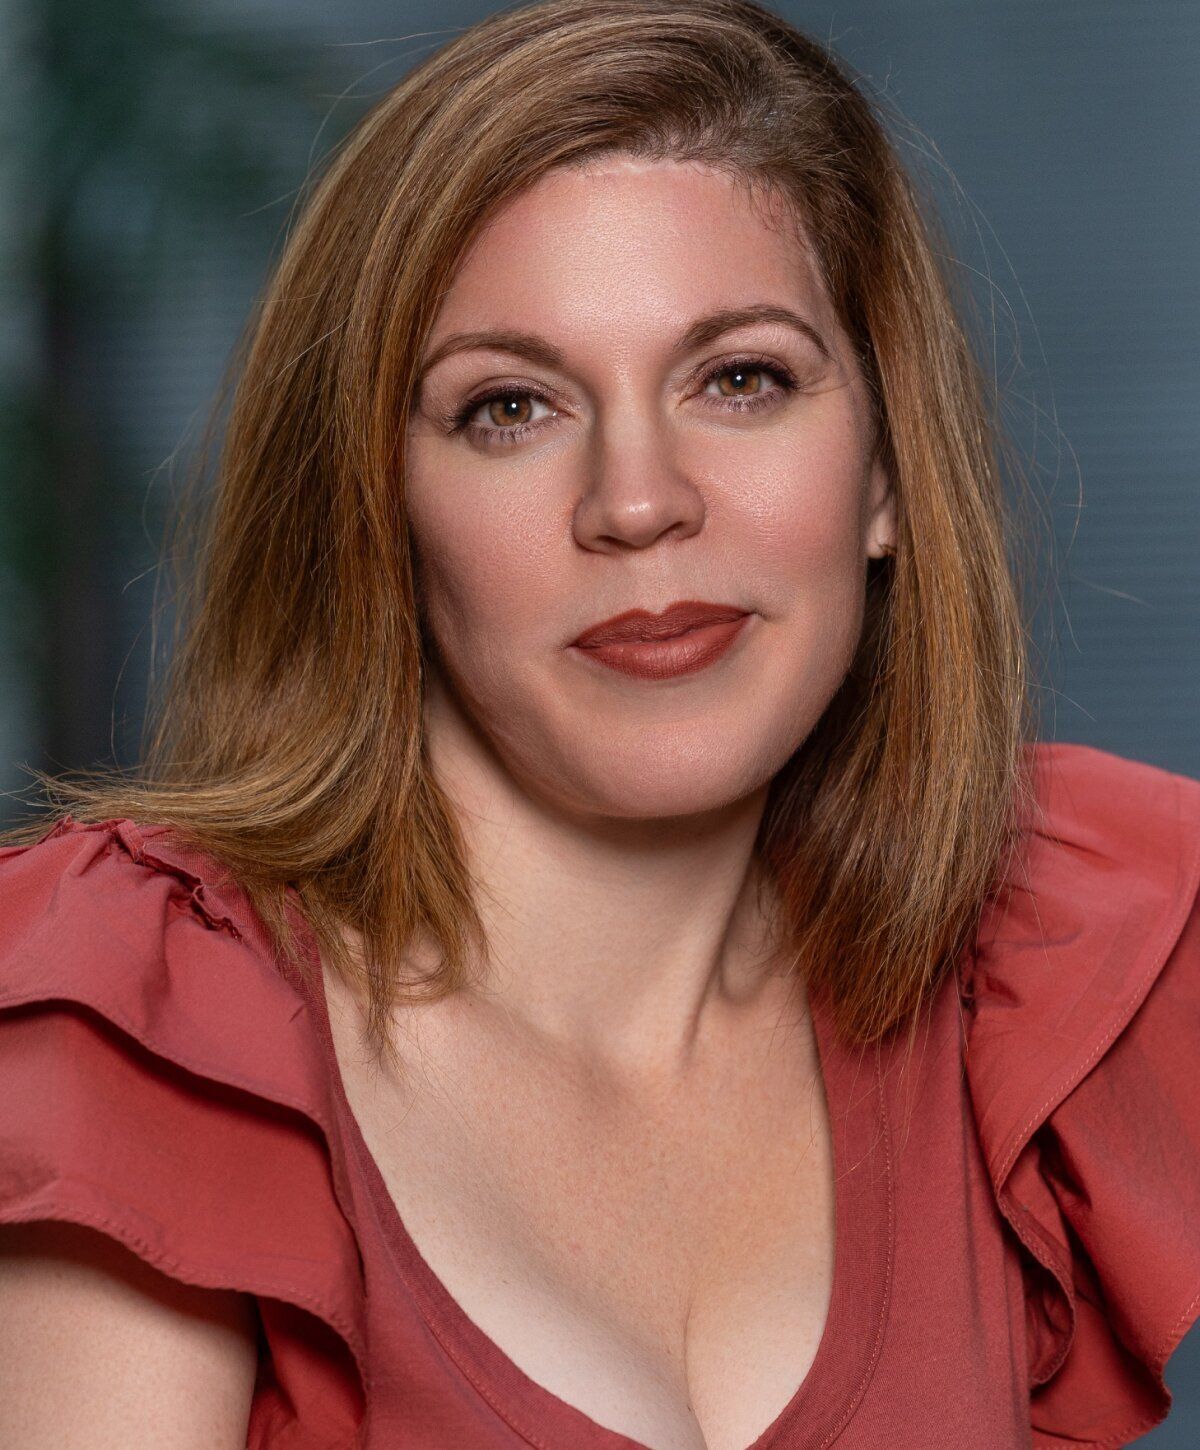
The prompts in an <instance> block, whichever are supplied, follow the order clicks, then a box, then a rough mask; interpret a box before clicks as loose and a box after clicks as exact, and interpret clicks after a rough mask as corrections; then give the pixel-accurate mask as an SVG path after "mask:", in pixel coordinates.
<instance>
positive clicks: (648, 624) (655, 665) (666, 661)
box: [571, 599, 750, 680]
mask: <svg viewBox="0 0 1200 1450" xmlns="http://www.w3.org/2000/svg"><path fill="white" fill-rule="evenodd" d="M749 618H750V615H749V612H748V611H747V610H745V609H739V608H738V607H737V606H736V605H734V604H709V603H706V602H705V601H704V600H699V599H681V600H679V601H678V602H676V603H675V604H671V605H669V606H668V607H667V608H666V609H664V610H663V611H662V613H661V614H652V613H650V611H649V610H646V609H630V610H627V611H626V612H625V613H624V614H617V615H614V616H613V617H612V618H611V619H606V620H604V621H602V622H601V623H600V624H594V625H592V626H591V627H590V628H589V629H585V630H584V631H583V633H582V634H581V635H580V636H579V637H578V638H577V639H575V640H574V641H572V646H571V647H572V648H573V649H577V650H579V651H580V652H581V653H582V654H584V655H586V656H588V658H589V659H593V660H595V661H596V662H597V663H598V664H602V665H606V666H607V667H608V668H609V669H613V670H619V671H620V672H621V673H622V674H625V675H634V676H636V677H638V678H640V679H649V680H662V679H668V678H671V677H673V676H675V675H684V674H693V673H695V672H696V671H697V670H702V669H705V668H706V667H707V666H708V665H711V664H713V663H715V662H716V661H717V660H718V659H720V657H721V656H722V655H723V654H724V653H725V651H726V650H727V649H728V648H729V646H730V645H731V644H732V643H733V642H734V640H735V639H736V638H737V637H738V636H739V635H740V634H741V633H742V630H743V628H744V626H745V624H746V622H747V620H748V619H749Z"/></svg>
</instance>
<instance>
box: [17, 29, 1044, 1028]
mask: <svg viewBox="0 0 1200 1450" xmlns="http://www.w3.org/2000/svg"><path fill="white" fill-rule="evenodd" d="M881 114H882V113H881ZM612 151H620V152H625V153H631V154H633V155H635V156H638V157H642V158H650V159H678V160H690V161H695V162H700V163H704V164H707V165H709V166H712V167H717V168H721V169H723V170H724V171H726V172H727V173H729V174H732V175H733V176H735V177H737V178H739V179H744V180H746V181H748V182H750V183H755V184H761V185H763V186H766V187H770V188H775V189H777V190H778V191H779V192H781V193H782V194H783V195H784V196H785V197H786V198H787V199H788V200H789V201H790V203H791V205H792V207H793V208H794V214H795V216H796V217H797V218H798V219H799V220H800V221H801V222H802V224H803V225H804V227H805V228H806V229H807V232H808V236H809V239H810V242H811V245H812V246H813V248H814V250H815V254H816V257H817V259H818V262H819V266H820V269H821V272H822V276H823V280H824V282H825V285H826V286H827V288H828V290H829V293H830V296H831V298H832V301H833V303H834V306H835V308H836V310H837V313H838V316H839V318H840V320H841V322H842V325H843V326H844V328H845V329H846V332H847V334H848V336H849V338H850V339H851V341H852V343H853V345H854V347H855V350H856V352H857V356H858V359H859V362H860V364H861V367H862V370H863V374H864V377H865V379H866V381H867V384H868V386H869V389H870V392H871V395H872V398H873V400H874V402H875V407H876V413H877V422H878V434H877V438H878V444H877V446H878V447H879V448H881V449H882V450H884V456H885V458H886V461H887V463H888V466H889V468H890V471H891V476H892V480H893V484H894V486H895V489H896V494H897V506H898V528H899V535H898V547H897V552H896V554H895V555H894V557H889V558H886V559H882V560H878V561H872V562H871V565H870V567H869V569H868V576H867V607H866V616H865V626H864V630H863V636H862V640H861V645H860V648H859V650H858V653H857V656H856V658H855V660H854V663H853V665H852V667H851V669H850V671H849V673H848V675H847V677H846V679H845V681H844V682H843V684H842V686H841V688H840V689H839V691H838V692H837V694H836V696H835V698H834V699H833V701H832V703H831V704H830V706H829V708H828V710H827V711H826V712H825V714H824V715H823V716H822V718H821V720H820V721H819V723H818V725H817V726H816V727H815V728H814V730H813V731H812V732H811V734H810V736H809V737H808V738H807V739H806V740H805V741H804V743H803V745H802V746H801V748H800V749H799V750H798V751H797V752H796V754H795V755H794V756H793V758H792V759H791V760H790V761H789V762H788V763H787V765H786V766H785V767H784V768H783V769H782V770H781V771H780V772H779V773H778V775H777V776H776V778H775V780H774V781H773V783H772V785H771V788H770V791H769V796H768V802H767V806H766V810H765V814H764V817H763V821H762V826H761V830H760V834H759V840H758V843H757V847H758V851H759V854H760V857H761V860H762V862H763V863H764V864H765V866H766V867H767V869H768V872H769V876H770V879H771V880H773V882H774V883H775V884H776V885H777V887H778V893H777V895H778V900H779V901H780V902H781V903H782V905H783V907H784V908H785V930H786V944H787V949H788V952H789V958H790V960H791V961H792V962H793V963H794V964H795V967H796V970H797V971H799V970H800V969H801V968H802V969H803V972H804V974H805V980H806V981H807V982H808V984H809V990H810V991H817V990H822V989H827V990H828V991H829V993H830V994H831V1000H832V1004H833V1007H834V1011H835V1020H836V1024H837V1028H838V1030H839V1032H841V1033H843V1034H844V1035H845V1036H846V1037H847V1038H848V1039H849V1040H851V1041H857V1042H861V1043H866V1042H869V1041H872V1040H873V1039H875V1038H877V1037H879V1036H881V1035H882V1034H884V1033H885V1032H886V1031H888V1030H889V1029H891V1028H892V1027H893V1026H895V1025H896V1024H898V1023H900V1022H901V1021H904V1020H905V1019H908V1020H909V1021H910V1024H911V1023H912V1022H913V1021H914V1020H915V1017H916V1014H917V1012H918V1009H919V1008H920V1007H921V1006H922V1004H923V1003H924V1002H926V1001H927V1000H928V999H929V998H930V997H931V996H932V989H933V988H934V986H935V985H936V984H937V982H938V981H939V980H940V979H941V977H942V976H943V974H944V973H945V972H946V971H947V970H949V969H950V968H951V967H952V964H953V960H954V959H955V957H956V956H957V954H958V952H959V951H960V950H961V949H962V947H963V946H964V944H965V943H966V941H967V940H968V938H969V935H970V934H971V932H972V929H973V927H974V925H975V924H976V922H977V919H978V915H979V911H980V909H981V906H982V904H983V902H984V900H985V898H986V895H987V894H988V892H989V890H990V889H991V887H992V886H993V885H994V883H995V882H996V880H997V877H998V873H999V872H1000V870H1001V869H1002V868H1003V865H1004V864H1005V863H1006V860H1007V856H1008V852H1009V850H1010V849H1011V848H1012V846H1013V845H1014V844H1015V842H1016V840H1017V839H1018V834H1019V833H1018V830H1017V821H1018V812H1019V807H1020V805H1021V803H1022V802H1023V800H1024V798H1025V797H1024V793H1025V791H1026V784H1025V772H1024V770H1023V768H1022V766H1023V761H1024V758H1025V751H1024V746H1025V744H1026V743H1027V741H1028V740H1029V739H1030V737H1031V725H1030V713H1031V712H1030V708H1029V691H1028V687H1027V682H1026V665H1025V659H1024V648H1025V637H1024V626H1023V619H1022V614H1021V610H1020V607H1019V598H1018V589H1017V583H1016V579H1017V573H1018V570H1017V569H1016V568H1015V567H1014V561H1013V560H1012V559H1010V557H1009V554H1010V545H1011V544H1012V542H1013V539H1011V538H1010V537H1009V525H1008V514H1007V511H1006V509H1005V507H1004V500H1003V488H1002V485H1001V478H1000V467H999V460H998V458H997V441H998V439H999V438H1000V436H1001V435H1000V430H999V429H998V427H997V425H996V416H997V412H998V409H997V407H996V405H995V404H994V402H992V401H991V400H989V398H988V395H987V394H986V391H985V387H984V383H983V379H982V376H981V374H980V372H979V370H978V368H977V366H976V364H975V362H974V360H973V357H972V355H971V349H970V346H969V343H968V340H967V337H966V333H965V331H964V327H963V325H962V323H961V322H960V320H959V317H958V315H957V313H956V306H955V302H954V300H953V293H954V286H953V282H952V279H951V278H950V276H949V274H948V273H947V272H946V271H944V270H943V269H942V267H941V264H940V263H939V261H938V258H937V253H938V251H939V250H940V248H939V247H938V246H936V245H935V242H934V232H933V230H931V228H933V227H934V225H935V224H934V223H933V222H932V221H930V220H927V219H925V218H923V215H922V210H921V207H920V206H919V203H918V193H917V191H916V188H915V185H914V182H913V180H912V179H911V178H910V177H909V175H908V174H907V173H906V171H905V168H904V167H903V165H902V164H901V162H900V160H899V157H898V154H897V151H896V150H895V149H894V147H893V145H892V143H891V142H890V141H889V139H888V138H887V135H886V132H885V129H884V125H883V122H882V120H881V119H880V117H879V116H877V114H876V109H875V105H874V104H873V103H872V102H871V101H869V100H868V98H867V97H866V96H865V94H864V93H863V92H862V90H861V89H860V88H859V86H858V85H856V84H855V82H854V81H853V80H852V79H851V77H850V73H849V71H848V70H847V69H846V68H845V67H844V66H843V65H842V64H841V63H840V62H838V61H835V59H834V58H833V57H831V55H830V54H829V53H828V52H827V51H826V50H825V49H824V48H823V47H822V46H820V45H819V44H817V43H816V42H815V41H813V40H811V39H809V38H807V37H806V36H804V35H803V34H801V33H800V32H798V31H797V30H795V29H794V28H793V27H791V26H790V25H788V24H787V23H786V22H784V21H783V20H782V19H780V18H779V17H777V16H775V15H773V14H772V13H771V12H770V11H768V10H766V9H764V8H762V7H760V6H758V5H756V4H753V3H749V0H682V3H681V0H545V3H541V4H534V5H529V6H525V7H523V8H519V9H512V10H505V11H501V12H500V13H498V14H495V15H493V16H491V17H490V18H488V19H485V20H484V21H482V22H481V23H479V24H477V25H474V26H472V27H471V28H469V29H467V30H465V31H464V32H463V33H461V34H460V35H458V36H457V37H456V38H454V39H453V40H452V41H450V42H449V43H448V44H446V45H444V46H443V47H442V48H440V49H439V50H438V51H436V52H435V53H434V54H432V55H430V56H429V57H428V58H427V59H426V60H425V61H424V62H423V63H421V64H420V65H418V66H417V67H416V68H415V69H414V70H412V71H411V72H410V73H409V74H408V75H407V76H406V77H405V79H404V80H403V81H402V82H400V84H398V85H397V86H396V87H395V88H394V89H393V90H392V91H391V92H389V93H388V94H387V95H386V96H385V97H384V98H383V99H382V100H381V101H380V102H379V103H378V104H376V105H375V106H374V108H373V109H372V110H371V111H370V113H369V114H368V115H367V116H366V117H365V118H364V119H363V120H362V121H361V122H360V123H359V124H358V125H357V126H356V127H355V128H354V130H353V131H352V132H351V134H350V135H349V136H348V137H347V139H346V140H345V141H344V142H343V143H342V144H341V145H340V146H339V147H338V148H337V149H336V151H335V152H334V154H333V155H332V156H331V157H330V158H329V159H328V160H327V162H326V163H325V165H324V168H323V173H322V174H321V175H320V176H319V177H314V178H313V181H314V185H313V189H312V192H311V195H310V196H309V197H308V199H307V202H306V205H305V206H304V208H303V210H302V213H301V215H300V217H299V219H298V221H297V223H296V225H295V226H294V230H293V232H292V234H291V235H290V236H289V238H288V240H287V245H286V247H285V249H284V252H283V255H282V257H281V259H280V261H279V264H278V266H277V268H276V270H275V273H274V276H273V279H272V280H271V282H270V284H269V286H268V287H267V289H266V292H265V295H264V297H263V299H262V302H261V307H260V310H259V312H258V316H257V317H256V318H255V319H254V321H253V325H252V326H250V327H248V328H247V332H246V335H245V337H244V339H243V342H242V344H241V346H240V347H239V349H238V352H237V354H236V355H235V358H234V364H235V369H236V372H237V382H236V391H235V393H234V396H233V406H232V410H231V414H230V418H229V422H228V426H227V428H226V431H225V437H224V442H223V447H222V450H221V455H220V462H219V472H218V478H217V482H216V487H215V489H214V490H213V491H212V493H211V495H210V498H209V500H208V503H207V506H206V507H205V509H204V511H203V515H201V513H200V512H199V511H198V510H195V509H191V510H185V514H184V516H183V521H182V524H181V527H182V529H183V531H184V533H183V537H184V540H185V546H184V548H183V549H182V550H179V549H176V552H182V553H183V554H184V555H185V560H186V562H188V563H189V564H190V573H189V575H188V576H187V577H186V578H185V580H184V585H183V593H182V596H181V598H180V601H179V610H178V613H177V620H178V621H179V623H178V625H177V629H176V641H175V648H174V651H173V654H172V658H171V664H170V672H169V676H168V680H167V690H166V692H165V693H164V694H163V696H162V698H161V700H158V701H156V703H155V704H154V705H153V706H152V710H151V713H150V714H149V715H148V717H147V725H148V730H147V738H146V739H144V742H143V760H142V762H141V764H140V765H139V766H138V768H137V770H135V771H132V772H118V771H90V772H78V773H77V775H76V778H73V779H72V778H70V777H68V776H66V775H60V776H58V777H57V778H52V777H49V776H44V775H42V774H40V773H37V772H35V774H37V775H38V779H39V781H40V782H41V784H42V786H43V787H44V788H45V790H46V791H47V792H48V793H49V795H50V797H51V799H52V801H53V802H54V803H55V804H56V806H57V807H58V808H60V809H61V808H62V807H64V806H65V807H69V809H70V810H71V812H72V813H73V814H74V815H75V817H76V818H77V819H80V820H85V821H97V820H104V819H108V818H112V817H125V816H127V817H130V818H132V819H134V820H138V821H142V822H157V823H162V824H166V825H168V826H169V827H171V828H172V830H173V831H175V832H177V833H178V834H179V836H180V838H181V839H184V840H187V841H188V842H190V843H191V844H193V845H196V846H199V847H200V848H201V849H203V850H206V851H208V852H210V853H211V854H212V855H213V856H214V857H215V858H217V859H218V860H219V861H221V862H222V863H224V864H225V865H226V866H227V867H228V868H229V869H230V871H231V872H232V873H233V875H234V876H235V877H236V879H237V880H238V882H239V883H240V885H241V886H242V887H243V888H244V890H245V891H246V892H247V894H248V896H249V898H250V900H251V902H252V904H253V905H254V907H255V909H256V910H257V911H258V913H259V915H260V916H261V917H262V919H263V921H264V923H265V924H266V925H267V927H268V929H269V930H270V932H271V934H272V937H273V939H274V941H275V943H276V945H277V947H278V948H279V949H280V950H282V951H283V952H285V953H287V954H288V955H289V956H290V955H291V953H292V951H293V949H294V943H295V939H294V937H293V936H292V935H291V932H290V928H289V925H288V921H287V916H286V912H285V902H286V890H287V888H288V887H289V886H291V887H292V888H294V890H295V892H296V893H297V899H298V901H299V903H300V904H301V906H302V909H303V915H304V918H305V920H306V922H307V923H308V925H309V926H310V927H311V929H312V930H313V932H314V933H315V937H316V940H317V941H318V943H319V945H320V949H321V951H322V953H323V954H324V956H325V958H326V959H327V960H328V961H330V963H331V964H332V965H333V966H334V967H335V968H336V969H337V970H338V971H339V972H342V973H343V974H346V975H347V976H348V977H349V978H352V979H353V980H355V981H356V982H357V983H358V985H359V986H360V987H361V989H362V990H363V992H364V994H365V995H366V997H367V1000H368V1002H369V1012H368V1033H369V1036H370V1038H371V1041H372V1043H373V1045H374V1047H375V1049H376V1050H377V1051H386V1050H388V1044H387V1028H386V1021H387V1013H388V1009H389V1006H390V1005H391V1004H392V1002H393V1001H396V1000H402V999H403V998H404V996H405V995H407V996H408V998H409V999H410V1000H427V999H432V998H435V997H440V996H442V995H444V994H446V993H449V992H451V991H453V990H454V989H455V988H456V987H457V986H458V985H460V984H461V983H462V982H463V981H464V980H465V979H466V975H467V973H468V971H469V964H470V961H471V958H470V952H469V949H470V945H471V944H472V943H474V944H475V945H476V946H478V947H479V948H480V949H481V950H482V951H484V952H485V953H486V941H485V939H484V932H483V927H482V924H481V922H480V920H479V917H478V915H477V913H476V911H475V907H474V905H473V902H472V896H471V889H470V885H471V877H470V871H469V866H468V862H467V860H466V859H465V853H464V848H463V842H462V838H461V836H460V834H459V831H458V828H457V825H456V822H455V819H454V816H453V813H452V810H451V808H450V806H449V803H448V801H447V799H446V797H445V796H444V794H443V792H442V791H441V790H440V789H439V786H438V784H437V782H436V781H435V780H434V779H433V777H432V774H431V771H430V769H429V767H428V765H427V761H426V757H425V753H424V750H423V744H422V713H421V702H422V637H421V630H420V624H419V621H418V614H417V608H416V600H415V598H414V581H413V575H412V556H411V550H410V542H409V537H408V532H407V527H406V522H405V504H404V468H403V461H404V456H405V446H404V445H405V429H406V420H407V410H408V407H409V403H410V398H411V392H412V389H413V385H414V378H415V374H416V371H417V366H418V361H419V358H420V356H421V352H422V349H423V346H424V343H425V340H426V338H427V337H428V335H429V332H430V329H431V326H432V323H433V321H434V318H435V315H436V312H437V308H438V300H439V297H440V296H441V295H442V293H443V292H444V291H445V289H446V288H447V287H448V285H449V284H450V282H451V280H452V278H453V275H454V273H455V269H456V266H457V264H458V262H459V260H460V258H461V257H462V256H463V254H464V251H465V249H466V248H467V246H468V244H469V243H470V242H471V240H472V238H473V236H474V235H475V234H476V233H477V230H478V228H479V226H480V224H481V222H482V221H483V220H484V218H485V217H486V216H487V214H488V213H489V212H491V211H492V210H493V209H494V208H496V207H497V206H499V205H500V204H502V203H503V202H504V201H505V200H506V199H508V198H511V197H512V196H513V195H514V194H515V193H517V192H518V191H519V190H521V189H522V188H524V187H527V186H528V185H529V184H531V183H532V182H534V181H536V180H537V179H538V178H539V177H540V176H542V175H543V174H544V173H546V172H547V171H548V170H549V169H550V168H552V167H556V166H563V165H570V164H574V163H578V162H581V161H583V160H584V159H585V158H588V157H592V156H595V155H597V154H599V153H603V152H612ZM232 376H233V374H231V377H232ZM151 726H152V729H151V728H149V727H151ZM33 829H37V827H36V826H35V827H32V828H31V827H30V826H28V825H24V826H21V827H17V828H16V830H15V831H9V832H8V833H6V835H7V837H8V838H9V839H15V838H17V837H20V838H21V839H27V838H28V837H29V835H30V834H31V830H33ZM342 923H345V924H348V925H350V926H352V927H354V928H356V929H357V931H358V932H359V933H360V934H361V938H362V943H363V946H364V948H365V950H364V955H363V958H362V960H361V961H359V960H357V959H352V955H351V953H349V951H348V950H347V948H346V946H345V943H344V941H343V938H342V936H341V934H340V930H339V926H340V924H342ZM418 933H419V934H421V935H422V936H423V937H424V938H425V939H426V940H427V941H431V942H433V943H434V944H435V945H436V947H437V949H438V956H439V958H440V961H439V965H438V966H437V968H436V970H435V971H433V972H432V973H431V974H426V975H424V976H421V977H417V976H415V975H406V974H405V972H404V970H403V967H402V963H403V961H404V958H405V952H406V947H408V946H410V944H411V943H412V942H413V941H414V939H415V937H416V935H417V934H418Z"/></svg>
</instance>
